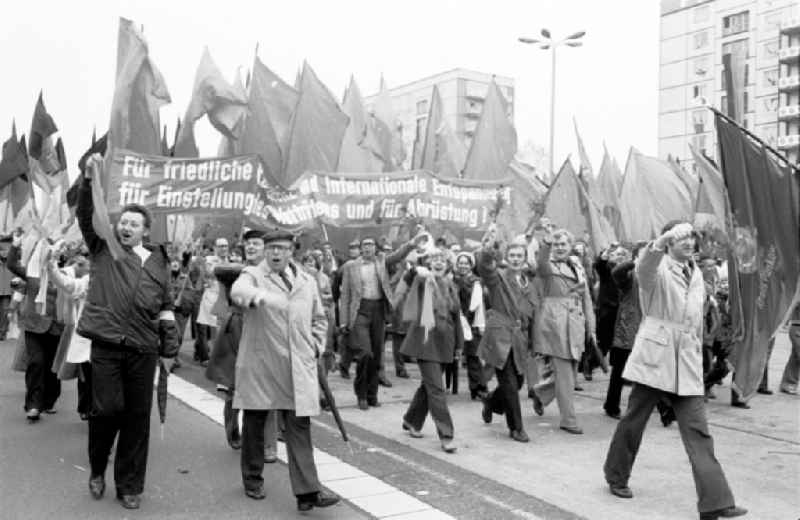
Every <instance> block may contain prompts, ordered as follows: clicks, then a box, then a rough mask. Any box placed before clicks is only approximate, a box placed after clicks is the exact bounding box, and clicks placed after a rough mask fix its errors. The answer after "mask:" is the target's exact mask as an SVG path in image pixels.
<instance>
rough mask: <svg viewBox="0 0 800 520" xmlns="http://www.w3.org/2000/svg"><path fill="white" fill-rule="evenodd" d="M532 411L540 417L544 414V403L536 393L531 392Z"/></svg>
mask: <svg viewBox="0 0 800 520" xmlns="http://www.w3.org/2000/svg"><path fill="white" fill-rule="evenodd" d="M533 411H534V412H535V413H536V415H538V416H540V417H541V416H542V415H544V405H543V404H542V400H541V399H539V396H537V395H536V394H533Z"/></svg>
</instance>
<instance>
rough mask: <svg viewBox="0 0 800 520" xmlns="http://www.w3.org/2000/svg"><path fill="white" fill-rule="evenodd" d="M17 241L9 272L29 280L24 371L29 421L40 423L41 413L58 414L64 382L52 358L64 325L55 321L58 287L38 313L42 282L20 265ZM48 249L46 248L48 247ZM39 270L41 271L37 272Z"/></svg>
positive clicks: (24, 320)
mask: <svg viewBox="0 0 800 520" xmlns="http://www.w3.org/2000/svg"><path fill="white" fill-rule="evenodd" d="M20 238H21V237H19V238H17V239H16V240H15V242H14V244H13V245H12V247H11V249H10V250H9V252H8V270H9V271H11V272H12V273H14V274H15V275H16V276H19V277H20V278H22V279H23V280H25V281H26V284H25V305H24V307H23V308H22V322H21V324H20V325H21V327H20V328H21V329H23V330H24V331H25V347H26V349H27V350H28V366H27V368H26V369H25V411H26V413H27V416H28V420H29V421H31V422H35V421H38V420H39V416H40V413H41V412H45V413H55V408H54V406H55V404H56V401H57V400H58V397H59V395H61V382H60V381H59V379H58V376H57V375H56V374H55V373H54V372H53V370H52V365H53V359H55V356H56V350H57V349H58V342H59V340H60V339H61V333H62V332H63V331H64V323H63V322H61V321H59V320H58V319H57V318H56V288H55V286H54V285H53V284H52V283H50V284H48V286H47V297H46V302H45V312H44V314H42V313H41V312H40V311H39V310H37V308H36V307H37V305H36V295H37V294H38V293H39V287H40V282H41V279H40V277H39V275H38V272H37V273H36V276H33V273H31V276H28V272H30V271H29V270H28V269H27V267H26V266H23V265H22V264H21V263H20V256H21V247H20V244H19V240H20ZM45 247H46V246H45ZM34 270H35V271H38V269H34Z"/></svg>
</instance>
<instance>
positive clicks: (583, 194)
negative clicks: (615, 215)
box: [543, 158, 616, 251]
mask: <svg viewBox="0 0 800 520" xmlns="http://www.w3.org/2000/svg"><path fill="white" fill-rule="evenodd" d="M543 215H544V216H545V217H548V218H549V219H550V220H551V221H552V222H553V224H554V225H555V226H556V227H558V228H564V229H567V230H568V231H570V232H571V233H572V234H573V235H575V238H576V239H580V240H586V241H587V242H589V243H590V245H591V246H592V249H593V250H594V251H600V250H601V249H602V248H605V247H607V246H608V245H609V244H610V243H611V242H614V241H615V240H616V236H615V235H614V230H613V229H612V228H611V225H610V224H609V223H608V221H606V219H605V217H603V215H602V213H601V211H600V208H599V207H598V206H597V204H596V203H595V202H594V201H593V200H592V199H591V197H590V196H589V194H588V192H587V191H586V188H585V187H584V186H583V184H582V182H581V181H580V179H579V178H578V175H577V174H576V173H575V169H574V168H573V167H572V162H571V161H570V160H569V158H567V160H566V161H564V164H563V165H562V166H561V169H560V170H559V172H558V175H557V176H556V178H555V179H554V180H553V183H552V184H551V185H550V190H549V191H548V193H547V196H546V198H545V201H544V211H543Z"/></svg>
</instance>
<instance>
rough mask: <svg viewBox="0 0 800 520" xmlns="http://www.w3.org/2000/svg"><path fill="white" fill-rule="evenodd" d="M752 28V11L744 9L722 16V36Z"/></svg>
mask: <svg viewBox="0 0 800 520" xmlns="http://www.w3.org/2000/svg"><path fill="white" fill-rule="evenodd" d="M749 28H750V12H749V11H743V12H741V13H736V14H732V15H728V16H725V17H723V18H722V36H723V37H725V36H730V35H732V34H738V33H741V32H746V31H748V30H749Z"/></svg>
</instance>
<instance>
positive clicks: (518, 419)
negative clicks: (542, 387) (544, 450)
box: [487, 352, 524, 431]
mask: <svg viewBox="0 0 800 520" xmlns="http://www.w3.org/2000/svg"><path fill="white" fill-rule="evenodd" d="M495 374H496V375H497V388H495V389H494V390H493V391H492V392H490V393H489V396H488V397H487V399H488V400H489V404H490V406H491V408H492V412H493V413H496V414H500V415H503V414H505V416H506V424H507V425H508V429H509V430H511V431H517V430H523V429H524V428H523V426H522V408H521V406H520V404H519V390H520V388H522V381H523V380H524V377H523V376H521V375H520V374H518V373H517V368H516V364H515V363H514V353H513V352H509V353H508V358H507V359H506V364H505V365H503V368H502V369H495Z"/></svg>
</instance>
